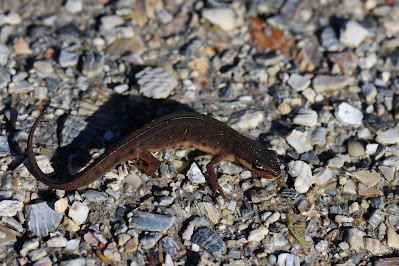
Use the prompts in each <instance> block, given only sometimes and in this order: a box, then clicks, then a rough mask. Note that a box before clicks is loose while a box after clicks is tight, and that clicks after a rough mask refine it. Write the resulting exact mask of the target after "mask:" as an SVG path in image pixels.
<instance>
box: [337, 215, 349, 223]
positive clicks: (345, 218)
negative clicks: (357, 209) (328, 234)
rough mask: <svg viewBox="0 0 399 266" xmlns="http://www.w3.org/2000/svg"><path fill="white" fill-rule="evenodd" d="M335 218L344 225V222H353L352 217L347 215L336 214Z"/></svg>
mask: <svg viewBox="0 0 399 266" xmlns="http://www.w3.org/2000/svg"><path fill="white" fill-rule="evenodd" d="M334 220H335V222H336V223H338V224H339V225H342V224H344V223H352V222H353V218H352V217H349V216H345V215H336V216H335V219H334Z"/></svg>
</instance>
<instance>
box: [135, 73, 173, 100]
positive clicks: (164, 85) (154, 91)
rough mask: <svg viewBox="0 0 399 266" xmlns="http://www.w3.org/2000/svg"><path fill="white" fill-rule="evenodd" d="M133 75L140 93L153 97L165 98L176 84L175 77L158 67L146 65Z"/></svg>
mask: <svg viewBox="0 0 399 266" xmlns="http://www.w3.org/2000/svg"><path fill="white" fill-rule="evenodd" d="M135 77H136V79H137V83H138V85H139V87H140V93H141V94H143V95H144V96H146V97H149V98H153V99H165V98H167V97H168V96H169V95H170V93H171V92H172V91H173V89H174V88H176V87H177V85H178V82H177V80H176V78H175V77H174V76H172V75H171V74H169V73H168V72H166V71H165V70H163V69H162V68H160V67H156V68H150V67H146V68H145V69H143V70H142V71H140V72H138V73H137V74H136V76H135Z"/></svg>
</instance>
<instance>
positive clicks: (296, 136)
mask: <svg viewBox="0 0 399 266" xmlns="http://www.w3.org/2000/svg"><path fill="white" fill-rule="evenodd" d="M286 140H287V142H288V144H290V145H291V146H292V147H293V148H294V149H295V150H296V152H297V153H299V154H302V153H304V152H307V151H310V150H312V149H313V147H312V145H311V144H310V143H309V141H308V139H307V138H306V135H305V133H303V132H301V131H299V130H296V129H294V130H292V131H291V133H290V134H288V136H287V137H286Z"/></svg>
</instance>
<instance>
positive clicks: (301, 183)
mask: <svg viewBox="0 0 399 266" xmlns="http://www.w3.org/2000/svg"><path fill="white" fill-rule="evenodd" d="M288 173H289V174H290V175H291V176H292V177H294V178H295V184H294V186H295V190H296V191H297V192H298V193H306V192H307V191H308V190H309V189H310V186H311V185H312V170H311V169H310V166H309V165H308V164H307V163H305V162H303V161H291V162H289V164H288Z"/></svg>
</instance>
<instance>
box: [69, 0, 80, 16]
mask: <svg viewBox="0 0 399 266" xmlns="http://www.w3.org/2000/svg"><path fill="white" fill-rule="evenodd" d="M65 9H66V10H67V11H68V12H69V13H72V14H76V13H79V12H80V11H82V9H83V3H82V1H81V0H67V1H66V2H65Z"/></svg>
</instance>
